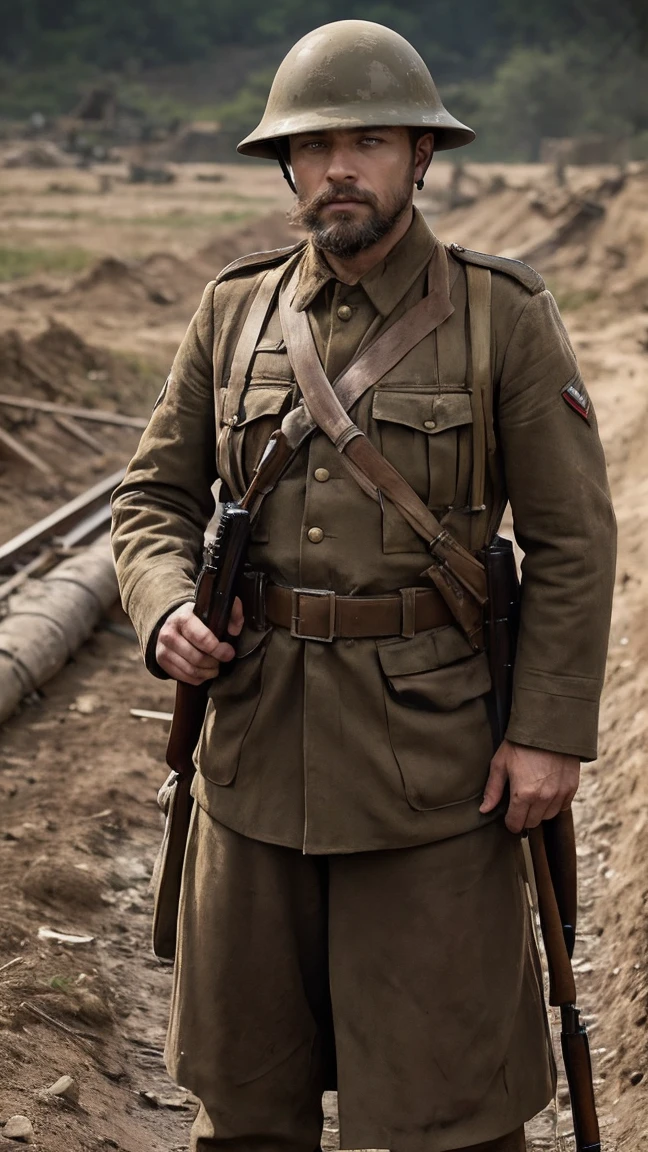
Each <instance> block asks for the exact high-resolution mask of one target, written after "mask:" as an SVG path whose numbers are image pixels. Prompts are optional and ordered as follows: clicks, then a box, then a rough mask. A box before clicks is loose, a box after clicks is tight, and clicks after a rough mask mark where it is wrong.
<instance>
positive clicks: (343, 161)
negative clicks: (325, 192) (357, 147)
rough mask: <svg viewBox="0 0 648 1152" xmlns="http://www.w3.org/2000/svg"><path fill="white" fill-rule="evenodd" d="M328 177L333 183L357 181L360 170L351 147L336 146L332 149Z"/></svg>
mask: <svg viewBox="0 0 648 1152" xmlns="http://www.w3.org/2000/svg"><path fill="white" fill-rule="evenodd" d="M326 178H327V180H329V181H330V183H331V184H342V183H344V182H345V181H349V182H351V183H355V181H356V180H357V179H358V172H357V167H356V164H355V162H354V157H353V153H352V151H351V150H350V149H349V148H334V149H333V150H332V151H331V154H330V157H329V165H328V170H327V173H326Z"/></svg>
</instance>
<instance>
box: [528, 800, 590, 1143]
mask: <svg viewBox="0 0 648 1152" xmlns="http://www.w3.org/2000/svg"><path fill="white" fill-rule="evenodd" d="M548 843H550V844H551V855H550V854H549V853H548V851H547V844H548ZM529 845H530V848H531V856H532V859H533V871H534V874H535V881H536V888H537V892H538V910H539V913H540V924H541V926H542V938H543V940H544V944H545V951H546V954H547V966H548V968H549V1003H550V1004H553V1005H554V1006H560V1014H561V1019H562V1033H561V1038H560V1039H561V1046H562V1052H563V1060H564V1063H565V1072H566V1073H567V1083H568V1085H569V1096H570V1100H571V1108H572V1116H573V1120H574V1135H575V1138H576V1152H600V1148H601V1142H600V1134H599V1125H598V1118H597V1115H596V1101H595V1099H594V1085H593V1082H592V1063H591V1058H590V1051H589V1042H588V1039H587V1032H586V1030H585V1028H584V1027H583V1025H582V1024H581V1023H580V1019H579V1010H578V1008H577V1007H576V982H575V980H574V973H573V970H572V966H571V957H570V952H569V947H570V944H571V947H573V937H574V934H575V928H576V915H575V907H574V906H573V903H572V902H573V900H574V899H575V882H576V846H575V840H574V825H573V820H572V815H571V811H567V812H561V813H560V814H559V815H558V816H556V817H555V818H554V819H553V820H546V821H544V822H543V824H541V825H540V826H539V827H538V828H531V829H530V830H529ZM558 892H560V893H561V896H562V899H563V901H564V904H563V909H561V907H560V903H559V899H558ZM564 909H566V910H567V913H568V914H569V916H571V922H568V923H567V925H566V927H567V929H568V930H567V931H565V929H564V926H563V915H562V913H563V910H564Z"/></svg>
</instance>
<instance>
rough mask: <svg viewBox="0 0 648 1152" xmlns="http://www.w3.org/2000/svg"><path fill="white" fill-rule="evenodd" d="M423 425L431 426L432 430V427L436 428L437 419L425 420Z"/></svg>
mask: <svg viewBox="0 0 648 1152" xmlns="http://www.w3.org/2000/svg"><path fill="white" fill-rule="evenodd" d="M423 427H424V428H429V429H430V430H432V428H436V420H424V421H423Z"/></svg>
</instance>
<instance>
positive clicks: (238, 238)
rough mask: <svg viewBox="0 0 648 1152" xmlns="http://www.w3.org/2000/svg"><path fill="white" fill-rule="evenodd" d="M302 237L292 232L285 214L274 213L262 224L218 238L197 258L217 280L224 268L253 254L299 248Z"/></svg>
mask: <svg viewBox="0 0 648 1152" xmlns="http://www.w3.org/2000/svg"><path fill="white" fill-rule="evenodd" d="M302 235H303V233H302V232H300V231H299V229H298V228H293V227H292V226H291V225H290V224H289V223H288V221H287V219H286V216H285V214H284V213H283V212H271V213H270V214H269V215H268V216H264V217H263V218H262V219H261V220H255V221H254V223H252V224H249V225H247V226H246V227H245V228H238V229H236V230H234V229H233V230H232V231H231V232H230V233H229V234H224V235H221V236H218V237H216V239H215V240H213V241H212V242H211V243H210V244H208V245H207V246H206V247H205V248H202V249H201V250H200V252H198V254H197V258H198V260H199V261H200V263H201V264H205V265H208V266H210V267H211V269H212V273H211V274H212V275H213V276H216V275H217V274H218V273H219V272H220V271H221V269H222V268H224V267H225V266H226V265H227V264H229V263H231V261H232V260H236V259H238V257H239V256H247V255H248V254H249V253H251V252H266V251H268V250H269V249H273V248H285V247H288V245H291V244H297V243H298V242H299V241H300V240H301V238H302Z"/></svg>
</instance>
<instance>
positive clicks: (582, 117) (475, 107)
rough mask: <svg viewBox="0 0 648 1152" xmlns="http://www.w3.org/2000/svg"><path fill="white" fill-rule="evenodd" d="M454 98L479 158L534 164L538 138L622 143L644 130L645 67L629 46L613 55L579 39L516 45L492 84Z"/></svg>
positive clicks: (647, 108) (647, 119)
mask: <svg viewBox="0 0 648 1152" xmlns="http://www.w3.org/2000/svg"><path fill="white" fill-rule="evenodd" d="M458 97H459V99H458V101H457V104H460V103H463V107H462V108H461V109H460V110H459V112H458V114H459V115H461V114H462V112H463V113H464V114H465V115H466V116H467V118H468V122H469V123H470V124H471V126H473V127H474V128H475V129H476V130H477V132H478V139H479V150H480V151H481V152H482V153H483V154H484V155H488V156H493V157H498V158H502V159H512V160H521V161H534V160H538V159H539V154H540V143H541V141H542V139H543V137H547V136H559V137H560V136H575V135H586V134H590V133H602V134H604V135H607V136H611V137H619V138H621V139H625V138H628V137H633V136H635V135H637V134H639V133H641V132H642V131H644V130H646V129H648V61H646V60H645V59H642V58H640V57H639V56H637V55H636V54H635V53H633V52H632V51H631V50H629V49H628V48H627V47H622V48H620V49H618V50H616V51H614V52H613V53H610V52H609V51H607V50H603V49H601V48H599V49H598V50H594V49H593V48H592V46H591V45H590V46H589V47H585V46H584V45H583V44H582V43H581V42H580V41H569V42H567V43H566V44H563V45H561V46H560V47H556V48H554V49H552V50H548V49H541V48H527V47H518V48H515V49H513V51H512V52H511V53H510V55H509V56H508V57H507V58H506V60H505V61H504V62H503V63H502V64H501V65H500V66H499V68H497V69H496V71H495V74H494V76H493V78H492V80H489V81H488V82H485V83H481V84H472V85H470V84H469V85H467V86H466V88H465V90H464V92H463V93H458Z"/></svg>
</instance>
